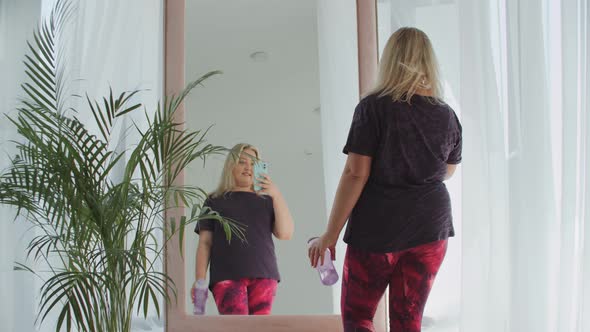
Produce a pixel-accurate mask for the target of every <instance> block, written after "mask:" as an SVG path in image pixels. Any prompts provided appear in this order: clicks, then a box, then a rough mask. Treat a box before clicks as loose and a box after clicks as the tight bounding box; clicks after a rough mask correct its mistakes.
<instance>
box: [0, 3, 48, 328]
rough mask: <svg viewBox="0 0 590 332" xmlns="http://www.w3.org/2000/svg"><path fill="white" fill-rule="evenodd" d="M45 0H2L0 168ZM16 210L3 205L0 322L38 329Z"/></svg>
mask: <svg viewBox="0 0 590 332" xmlns="http://www.w3.org/2000/svg"><path fill="white" fill-rule="evenodd" d="M40 2H41V1H40V0H2V1H0V73H1V74H0V114H1V117H2V118H1V120H0V170H4V169H6V167H8V161H9V159H8V156H10V155H14V152H15V150H14V149H12V148H11V144H10V143H9V140H11V139H15V136H16V135H15V134H16V132H15V130H14V129H13V128H12V126H11V124H10V123H9V122H8V121H7V120H6V119H5V117H4V114H9V115H10V114H12V115H14V111H13V110H14V109H15V107H16V106H17V98H18V97H22V96H23V94H22V93H21V90H20V83H21V82H22V81H23V80H24V79H25V73H24V70H23V69H24V66H23V65H22V60H23V55H24V53H25V51H26V46H27V45H26V43H25V40H26V38H29V37H32V32H33V29H34V27H35V24H36V22H37V20H38V18H39V15H40V12H41V5H40ZM14 212H15V211H14V210H12V209H9V208H6V207H4V206H0V322H1V323H0V324H1V328H0V329H1V330H2V331H23V332H29V331H35V327H34V325H33V321H34V319H35V308H34V306H35V304H34V303H35V297H34V295H35V293H34V291H33V290H32V285H33V284H34V279H33V277H32V276H31V275H29V274H27V273H23V272H13V267H14V262H15V261H22V259H23V257H24V252H25V244H26V243H27V242H28V239H30V238H31V237H30V236H27V235H25V230H26V229H27V225H24V224H23V223H22V222H18V221H17V222H13V220H14V217H12V216H14Z"/></svg>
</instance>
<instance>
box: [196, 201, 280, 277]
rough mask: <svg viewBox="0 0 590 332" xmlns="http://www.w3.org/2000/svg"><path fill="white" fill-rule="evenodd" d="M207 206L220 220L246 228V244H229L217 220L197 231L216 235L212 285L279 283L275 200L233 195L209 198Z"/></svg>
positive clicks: (207, 221) (200, 224)
mask: <svg viewBox="0 0 590 332" xmlns="http://www.w3.org/2000/svg"><path fill="white" fill-rule="evenodd" d="M204 205H205V206H208V207H210V208H211V209H213V210H214V211H217V212H218V213H219V214H220V215H221V216H223V217H226V218H230V219H233V220H235V221H238V222H240V223H242V224H244V225H245V226H246V241H247V243H245V242H242V241H240V240H239V239H237V238H235V237H234V238H232V241H231V242H230V243H228V242H227V239H226V237H225V232H224V231H223V227H222V226H221V224H220V223H219V222H218V221H216V220H210V219H205V220H200V221H199V222H198V224H197V226H196V227H195V232H196V233H197V234H198V233H199V231H200V230H208V231H212V232H213V244H212V246H211V258H210V283H209V287H212V286H213V285H214V284H215V283H217V282H219V281H223V280H239V279H242V278H268V279H274V280H277V281H280V275H279V270H278V267H277V259H276V255H275V247H274V242H273V240H272V231H273V227H274V222H275V214H274V208H273V202H272V198H270V197H269V196H264V195H257V194H256V193H253V192H241V191H234V192H228V193H226V194H225V195H223V196H220V197H216V198H208V199H207V200H206V201H205V204H204Z"/></svg>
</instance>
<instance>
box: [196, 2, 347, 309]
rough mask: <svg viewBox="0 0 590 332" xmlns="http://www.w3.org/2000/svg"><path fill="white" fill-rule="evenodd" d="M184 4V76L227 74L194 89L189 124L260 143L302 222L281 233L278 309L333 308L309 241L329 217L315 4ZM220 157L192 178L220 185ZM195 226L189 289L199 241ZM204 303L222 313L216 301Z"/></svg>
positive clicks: (224, 138) (220, 136)
mask: <svg viewBox="0 0 590 332" xmlns="http://www.w3.org/2000/svg"><path fill="white" fill-rule="evenodd" d="M186 6H187V7H186V12H187V14H186V15H187V16H186V35H185V36H186V37H185V38H186V80H187V82H188V81H191V80H193V79H196V78H197V77H199V76H200V75H202V74H203V73H205V72H207V71H209V70H215V69H220V70H222V71H223V72H224V73H223V75H221V76H218V77H214V78H212V79H210V80H209V81H207V82H205V86H204V87H202V88H198V89H196V91H195V92H194V93H193V94H192V95H190V96H189V98H188V100H187V102H186V120H187V127H188V128H190V129H201V128H207V127H209V126H210V125H214V127H213V128H212V129H211V131H210V133H209V135H208V141H209V142H210V143H213V144H220V145H224V146H227V147H231V146H233V145H234V144H235V143H238V142H247V143H251V144H253V145H255V146H257V147H258V148H259V149H260V151H261V154H262V157H263V158H264V159H266V160H267V161H269V163H270V176H271V177H272V178H273V180H274V181H275V183H276V184H277V185H278V186H279V188H280V189H281V191H282V192H283V194H284V196H285V197H286V199H287V202H288V204H289V206H290V208H291V212H292V214H293V217H294V219H295V234H294V236H293V238H292V240H290V241H278V240H275V245H276V252H277V257H278V263H279V270H280V272H281V276H282V281H281V283H280V284H279V288H278V293H277V298H276V301H275V304H274V307H273V313H274V314H322V313H323V314H327V313H330V312H331V311H332V298H331V291H330V289H329V288H327V287H324V286H322V285H321V284H320V282H319V278H318V275H317V273H316V272H315V271H314V270H312V269H311V268H310V267H309V262H308V259H307V252H306V241H307V239H308V238H309V237H311V236H315V235H318V234H319V233H320V232H321V231H323V229H324V225H325V220H326V210H325V196H324V182H323V175H324V174H323V172H322V169H323V168H322V163H323V161H324V159H322V152H323V151H322V145H321V140H322V136H321V134H320V131H321V130H320V114H319V106H320V93H319V90H320V87H319V63H318V61H319V60H318V48H317V45H318V41H317V38H318V37H317V16H316V1H315V0H298V1H265V0H252V1H247V2H246V1H223V2H220V1H217V0H200V1H187V3H186ZM256 51H264V52H267V54H268V58H267V60H266V61H261V62H257V61H253V59H251V58H250V54H251V53H253V52H256ZM355 52H356V51H355ZM322 117H323V115H322ZM222 163H223V158H221V157H219V158H214V159H212V160H210V161H208V163H207V165H206V167H205V168H201V165H196V166H195V167H193V168H191V169H190V170H189V171H188V172H187V182H188V183H190V184H196V185H199V186H202V187H203V188H205V189H207V190H209V191H210V190H213V189H214V188H215V186H216V185H217V182H218V180H219V177H220V174H221V168H222ZM189 228H190V230H188V231H189V233H187V234H189V235H188V236H187V240H186V242H185V243H186V257H187V265H186V279H187V287H188V288H187V289H190V286H191V284H192V282H193V281H194V260H195V258H194V257H195V250H196V245H197V241H198V236H197V235H196V234H194V233H193V228H194V227H189ZM191 307H192V306H191V304H190V297H187V308H191ZM206 310H207V314H217V309H216V308H215V306H214V301H213V299H212V298H210V299H209V301H208V307H207V309H206Z"/></svg>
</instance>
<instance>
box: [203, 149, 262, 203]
mask: <svg viewBox="0 0 590 332" xmlns="http://www.w3.org/2000/svg"><path fill="white" fill-rule="evenodd" d="M244 150H253V151H254V153H255V154H256V155H255V156H250V157H251V158H253V159H255V160H258V159H260V154H259V153H258V149H257V148H255V147H254V146H252V145H250V144H246V143H239V144H236V145H235V146H234V147H233V148H231V150H230V152H229V153H228V154H227V158H226V159H225V164H224V165H223V171H222V173H221V180H220V181H219V185H218V186H217V189H215V191H214V192H213V193H211V196H212V197H219V196H222V195H223V194H225V193H227V192H228V191H231V190H232V189H233V188H234V187H235V185H236V183H235V181H234V175H233V170H234V167H235V166H236V163H237V162H238V161H239V160H240V155H241V154H242V152H244Z"/></svg>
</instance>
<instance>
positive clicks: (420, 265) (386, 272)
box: [341, 240, 447, 332]
mask: <svg viewBox="0 0 590 332" xmlns="http://www.w3.org/2000/svg"><path fill="white" fill-rule="evenodd" d="M446 251H447V240H442V241H437V242H432V243H428V244H425V245H421V246H418V247H414V248H410V249H407V250H403V251H399V252H393V253H370V252H365V251H362V250H359V249H355V248H353V247H351V246H348V248H347V250H346V258H345V260H344V273H343V278H342V299H341V309H342V322H343V325H344V332H353V331H354V332H366V331H374V330H375V328H374V326H373V316H374V315H375V311H376V309H377V304H378V302H379V300H380V299H381V297H382V296H383V294H384V293H385V289H386V288H387V286H389V319H390V329H391V332H419V331H421V324H422V313H423V312H424V306H425V305H426V300H427V299H428V294H429V293H430V289H431V288H432V283H433V282H434V277H435V276H436V273H437V272H438V269H439V268H440V265H441V263H442V261H443V259H444V256H445V253H446Z"/></svg>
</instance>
